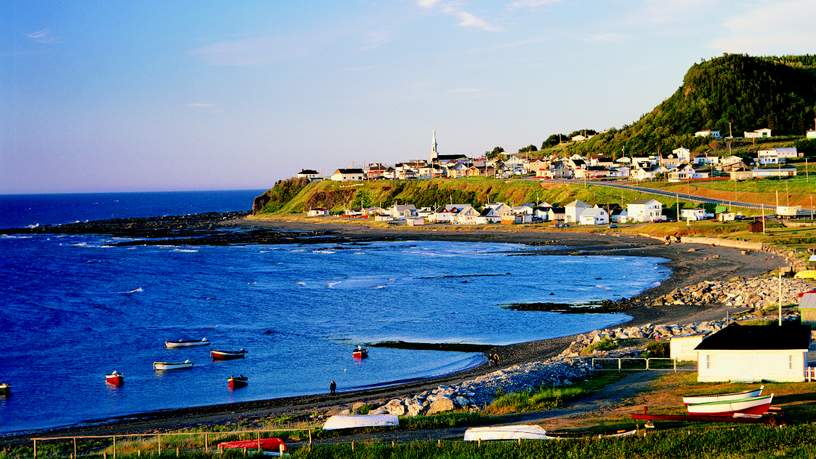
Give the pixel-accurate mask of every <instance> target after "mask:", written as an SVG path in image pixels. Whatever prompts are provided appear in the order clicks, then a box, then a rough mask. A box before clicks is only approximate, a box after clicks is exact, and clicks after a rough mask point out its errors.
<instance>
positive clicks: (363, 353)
mask: <svg viewBox="0 0 816 459" xmlns="http://www.w3.org/2000/svg"><path fill="white" fill-rule="evenodd" d="M351 357H352V358H354V359H357V360H360V359H365V358H368V349H366V348H357V349H355V350H354V351H353V352H352V353H351Z"/></svg>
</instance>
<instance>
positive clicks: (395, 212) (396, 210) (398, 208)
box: [388, 204, 417, 220]
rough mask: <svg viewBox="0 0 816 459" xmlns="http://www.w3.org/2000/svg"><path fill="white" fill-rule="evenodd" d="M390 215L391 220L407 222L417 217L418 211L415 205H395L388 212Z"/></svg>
mask: <svg viewBox="0 0 816 459" xmlns="http://www.w3.org/2000/svg"><path fill="white" fill-rule="evenodd" d="M388 214H389V215H390V216H391V218H394V219H398V220H405V219H408V218H414V217H416V216H417V210H416V207H415V206H414V205H413V204H394V205H393V206H391V208H390V209H389V210H388Z"/></svg>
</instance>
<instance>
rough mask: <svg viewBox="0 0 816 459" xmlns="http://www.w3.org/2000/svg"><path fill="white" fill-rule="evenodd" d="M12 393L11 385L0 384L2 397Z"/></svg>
mask: <svg viewBox="0 0 816 459" xmlns="http://www.w3.org/2000/svg"><path fill="white" fill-rule="evenodd" d="M10 393H11V384H8V383H0V395H8V394H10Z"/></svg>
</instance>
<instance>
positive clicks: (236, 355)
mask: <svg viewBox="0 0 816 459" xmlns="http://www.w3.org/2000/svg"><path fill="white" fill-rule="evenodd" d="M246 353H247V351H246V349H239V350H237V351H227V350H223V349H213V350H212V351H210V356H212V359H213V360H235V359H243V358H244V356H245V355H246Z"/></svg>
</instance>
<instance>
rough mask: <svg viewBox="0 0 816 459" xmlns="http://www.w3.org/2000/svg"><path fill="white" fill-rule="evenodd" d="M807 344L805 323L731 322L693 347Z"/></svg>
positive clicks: (795, 346) (800, 346)
mask: <svg viewBox="0 0 816 459" xmlns="http://www.w3.org/2000/svg"><path fill="white" fill-rule="evenodd" d="M809 344H810V327H808V326H806V325H788V324H785V325H782V326H781V327H780V326H778V325H737V324H732V325H729V326H727V327H725V328H723V329H722V330H720V331H718V332H717V333H714V334H713V335H710V336H708V337H707V338H705V339H704V340H703V342H702V343H700V344H698V345H697V347H696V348H695V349H696V350H698V351H703V350H709V349H728V350H746V351H747V350H759V349H807V348H808V345H809Z"/></svg>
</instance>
